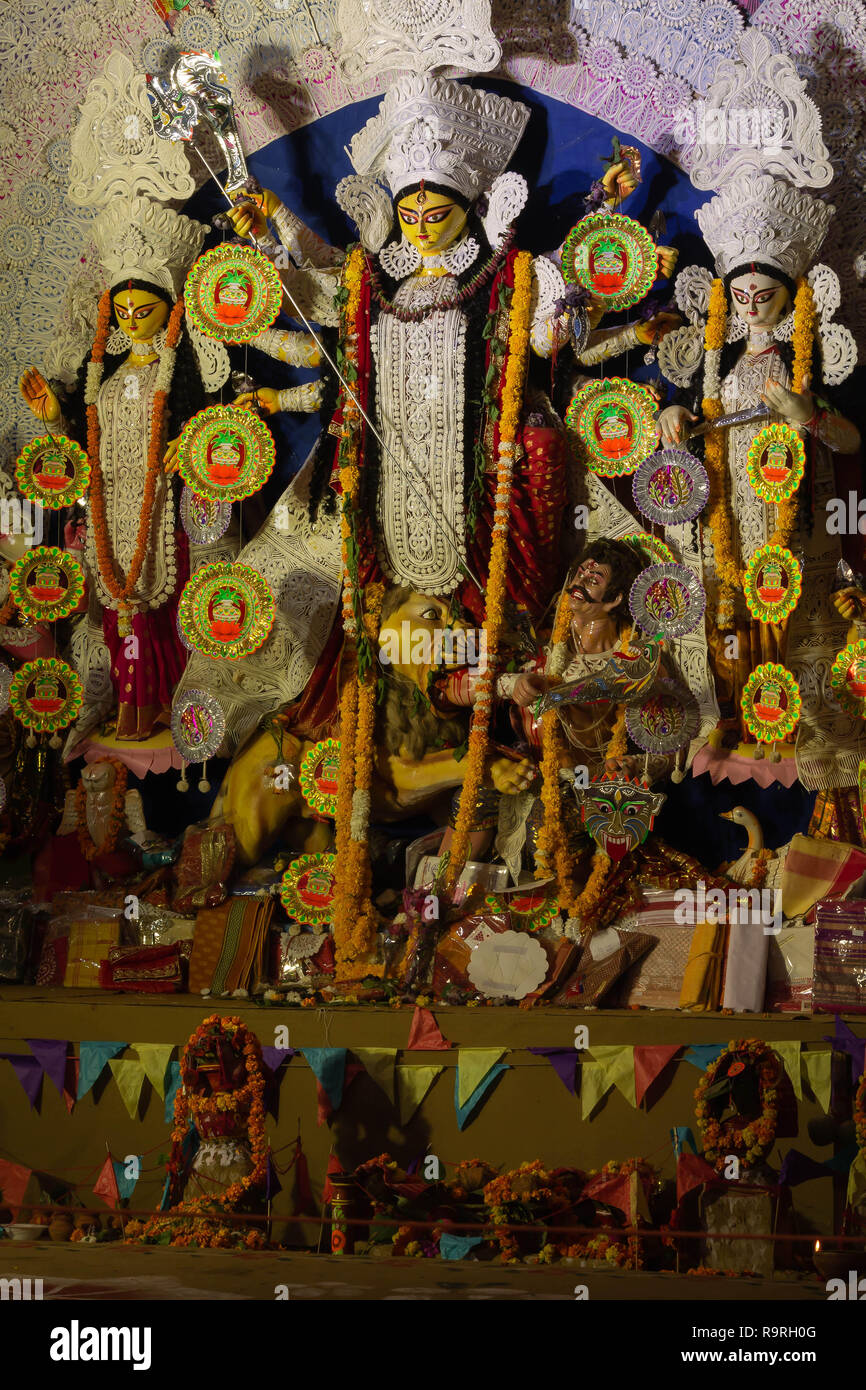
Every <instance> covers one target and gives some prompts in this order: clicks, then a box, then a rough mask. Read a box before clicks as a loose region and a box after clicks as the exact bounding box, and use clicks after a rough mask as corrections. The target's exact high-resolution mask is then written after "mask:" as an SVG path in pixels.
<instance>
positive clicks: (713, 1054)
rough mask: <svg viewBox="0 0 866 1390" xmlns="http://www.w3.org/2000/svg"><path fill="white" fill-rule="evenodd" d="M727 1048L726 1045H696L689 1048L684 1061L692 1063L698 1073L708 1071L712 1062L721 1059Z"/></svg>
mask: <svg viewBox="0 0 866 1390" xmlns="http://www.w3.org/2000/svg"><path fill="white" fill-rule="evenodd" d="M725 1046H726V1044H725V1043H696V1044H695V1046H694V1047H690V1048H689V1050H688V1052H687V1053H686V1055H685V1057H684V1058H683V1061H685V1062H691V1064H692V1066H693V1067H697V1069H698V1071H706V1069H707V1067H708V1066H709V1065H710V1063H711V1062H714V1061H715V1060H716V1058H717V1057H721V1055H722V1053H723V1052H724V1050H725Z"/></svg>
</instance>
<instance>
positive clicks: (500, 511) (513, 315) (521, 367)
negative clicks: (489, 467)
mask: <svg viewBox="0 0 866 1390" xmlns="http://www.w3.org/2000/svg"><path fill="white" fill-rule="evenodd" d="M531 307H532V256H531V255H530V254H529V252H527V251H522V252H520V253H519V254H518V255H517V256H516V257H515V260H514V289H513V292H512V295H511V306H510V315H509V332H508V360H507V364H506V368H505V382H504V385H503V388H502V403H501V411H502V413H501V415H500V418H499V459H498V468H497V474H496V500H495V505H494V510H493V538H492V545H491V550H490V567H489V570H488V574H487V605H486V616H485V620H484V634H485V640H486V643H487V645H486V652H487V662H486V666H485V669H484V670H483V671H482V673H481V677H480V680H479V682H478V689H477V693H476V696H475V702H474V706H473V710H472V723H471V725H470V729H469V749H468V752H467V755H466V759H467V766H466V776H465V779H464V782H463V787H462V789H461V792H460V805H459V808H458V812H457V821H456V825H455V828H454V835H453V839H452V841H451V851H450V857H449V860H448V869H447V873H446V879H445V885H446V891H448V892H450V891H452V890H453V888H454V886H455V884H456V883H457V880H458V878H459V876H460V873H461V871H462V869H463V865H464V864H465V863H466V860H467V859H468V857H469V847H470V835H471V833H472V821H473V815H474V811H475V806H476V803H477V801H478V794H479V791H480V790H481V784H482V782H483V780H484V772H485V762H486V756H487V742H488V731H489V727H490V713H491V709H492V707H493V689H494V682H495V679H496V656H497V652H498V648H499V638H500V635H501V632H502V623H503V617H504V612H505V599H506V585H505V575H506V568H507V564H508V511H509V506H510V503H511V480H512V473H513V469H514V451H515V445H516V441H517V431H518V428H519V426H520V413H521V407H522V404H523V387H524V382H525V380H526V368H527V364H528V360H529V331H530V321H531Z"/></svg>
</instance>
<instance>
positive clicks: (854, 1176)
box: [845, 1149, 866, 1207]
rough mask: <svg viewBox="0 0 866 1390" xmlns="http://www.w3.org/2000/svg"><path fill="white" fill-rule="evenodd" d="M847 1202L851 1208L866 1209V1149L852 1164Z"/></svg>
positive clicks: (862, 1150)
mask: <svg viewBox="0 0 866 1390" xmlns="http://www.w3.org/2000/svg"><path fill="white" fill-rule="evenodd" d="M845 1200H846V1202H847V1203H848V1206H849V1207H866V1149H861V1150H860V1151H859V1153H858V1154H857V1157H856V1158H855V1159H854V1162H853V1163H852V1164H851V1171H850V1173H849V1174H848V1191H847V1193H846V1194H845Z"/></svg>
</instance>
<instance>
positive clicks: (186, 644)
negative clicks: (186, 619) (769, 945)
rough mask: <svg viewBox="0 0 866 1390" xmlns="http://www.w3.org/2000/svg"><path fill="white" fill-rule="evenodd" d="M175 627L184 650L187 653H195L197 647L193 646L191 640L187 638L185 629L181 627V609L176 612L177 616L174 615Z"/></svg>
mask: <svg viewBox="0 0 866 1390" xmlns="http://www.w3.org/2000/svg"><path fill="white" fill-rule="evenodd" d="M174 625H175V627H176V628H177V635H178V637H179V638H180V644H181V646H182V647H183V648H184V650H185V651H188V652H194V651H195V647H194V646H193V645H192V643H191V642H190V640H189V638H188V637H187V635H186V633H185V632H184V630H183V628H182V627H181V623H180V609H179V608H178V609H177V610H176V612H175V615H174Z"/></svg>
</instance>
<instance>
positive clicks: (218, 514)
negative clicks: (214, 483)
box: [180, 487, 232, 545]
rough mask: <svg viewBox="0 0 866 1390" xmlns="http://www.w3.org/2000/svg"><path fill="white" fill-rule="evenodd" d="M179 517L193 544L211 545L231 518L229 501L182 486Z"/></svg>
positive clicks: (222, 533)
mask: <svg viewBox="0 0 866 1390" xmlns="http://www.w3.org/2000/svg"><path fill="white" fill-rule="evenodd" d="M180 519H181V522H182V523H183V529H184V531H186V534H187V535H188V536H189V538H190V540H191V541H192V542H193V543H194V544H195V545H213V543H214V541H218V540H219V538H220V536H224V535H225V533H226V531H227V530H228V528H229V522H230V521H231V519H232V504H231V502H220V501H218V500H217V499H215V498H213V497H203V496H202V494H201V493H199V492H193V490H192V488H191V487H184V490H183V492H182V493H181V494H180Z"/></svg>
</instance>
